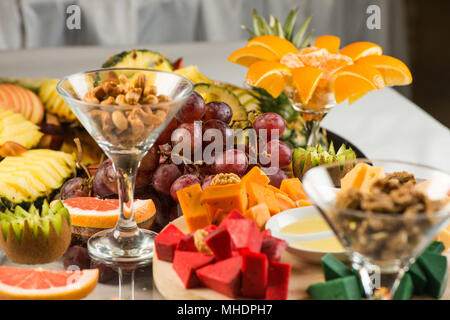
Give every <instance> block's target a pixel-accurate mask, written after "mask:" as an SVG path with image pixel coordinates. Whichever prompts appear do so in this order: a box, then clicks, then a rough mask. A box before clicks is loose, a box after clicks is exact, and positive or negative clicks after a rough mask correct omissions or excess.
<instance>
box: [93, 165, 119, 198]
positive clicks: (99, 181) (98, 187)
mask: <svg viewBox="0 0 450 320" xmlns="http://www.w3.org/2000/svg"><path fill="white" fill-rule="evenodd" d="M92 187H93V191H94V195H95V196H98V197H106V196H110V195H113V194H118V185H117V177H116V172H115V171H114V167H113V164H112V161H111V160H109V159H108V160H105V161H103V163H102V164H101V165H100V167H99V168H98V169H97V171H96V172H95V175H94V180H93V181H92Z"/></svg>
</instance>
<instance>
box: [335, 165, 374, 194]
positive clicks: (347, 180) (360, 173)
mask: <svg viewBox="0 0 450 320" xmlns="http://www.w3.org/2000/svg"><path fill="white" fill-rule="evenodd" d="M367 168H369V165H368V164H366V163H358V164H357V165H356V166H355V167H354V168H353V169H352V170H350V171H349V172H347V174H346V175H345V176H344V177H343V178H342V179H341V190H345V189H350V188H358V189H359V188H361V185H362V184H363V182H364V179H365V177H366V172H367Z"/></svg>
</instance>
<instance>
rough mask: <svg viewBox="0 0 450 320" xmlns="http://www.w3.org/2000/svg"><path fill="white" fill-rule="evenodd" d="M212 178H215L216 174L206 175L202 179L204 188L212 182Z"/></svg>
mask: <svg viewBox="0 0 450 320" xmlns="http://www.w3.org/2000/svg"><path fill="white" fill-rule="evenodd" d="M212 179H214V175H210V176H207V177H205V179H203V181H202V189H205V188H206V187H207V186H209V185H210V184H211V181H212Z"/></svg>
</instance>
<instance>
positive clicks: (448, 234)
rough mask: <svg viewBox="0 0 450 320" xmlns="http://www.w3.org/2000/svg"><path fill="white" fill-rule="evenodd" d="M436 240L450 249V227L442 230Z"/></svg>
mask: <svg viewBox="0 0 450 320" xmlns="http://www.w3.org/2000/svg"><path fill="white" fill-rule="evenodd" d="M435 240H436V241H442V243H444V246H445V249H446V250H448V249H450V226H447V229H444V230H442V231H441V232H440V233H439V234H438V235H437V237H436V239H435Z"/></svg>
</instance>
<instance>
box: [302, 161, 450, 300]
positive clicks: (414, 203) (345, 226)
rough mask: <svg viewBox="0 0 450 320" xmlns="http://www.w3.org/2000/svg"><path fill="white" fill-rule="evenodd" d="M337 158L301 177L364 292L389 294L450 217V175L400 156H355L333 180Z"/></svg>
mask: <svg viewBox="0 0 450 320" xmlns="http://www.w3.org/2000/svg"><path fill="white" fill-rule="evenodd" d="M342 165H345V164H342V163H335V164H329V165H324V166H319V167H316V168H313V169H310V170H309V171H307V172H306V174H305V176H304V177H303V179H302V180H303V187H304V189H305V192H306V193H307V195H308V197H309V199H310V200H311V201H312V202H313V203H314V205H315V206H316V207H317V208H318V209H319V210H320V212H321V213H322V215H323V217H324V219H325V220H326V221H327V222H328V224H329V225H330V227H331V228H332V230H333V232H334V233H335V234H336V236H337V237H338V239H339V241H340V242H341V243H342V245H343V246H344V248H345V249H346V251H347V254H348V255H349V258H350V261H351V267H352V268H353V269H354V270H356V271H357V272H358V273H359V275H360V278H361V282H362V285H363V287H364V291H365V293H366V296H367V297H369V298H376V299H378V298H381V299H390V298H392V297H393V294H394V292H395V290H396V289H397V287H398V285H399V283H400V280H401V278H402V277H403V275H404V274H405V272H406V271H407V270H408V268H409V266H410V264H411V263H413V262H414V261H415V259H416V257H417V256H418V255H420V254H421V253H422V251H423V250H424V249H425V248H426V247H427V246H428V245H429V244H430V243H431V241H432V240H433V238H434V237H435V236H436V235H437V233H438V232H439V231H441V230H442V229H443V228H445V226H446V225H447V223H448V222H449V219H450V197H449V195H450V174H449V173H447V172H445V171H442V170H439V169H436V168H432V167H428V166H424V165H418V164H412V163H408V162H402V161H389V160H370V161H369V160H367V159H357V160H354V161H350V162H349V163H348V165H351V166H353V167H354V169H353V170H352V171H350V172H348V173H347V175H346V176H344V177H343V178H342V179H340V180H336V179H333V177H334V174H333V173H334V172H335V171H336V168H337V167H338V166H342Z"/></svg>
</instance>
